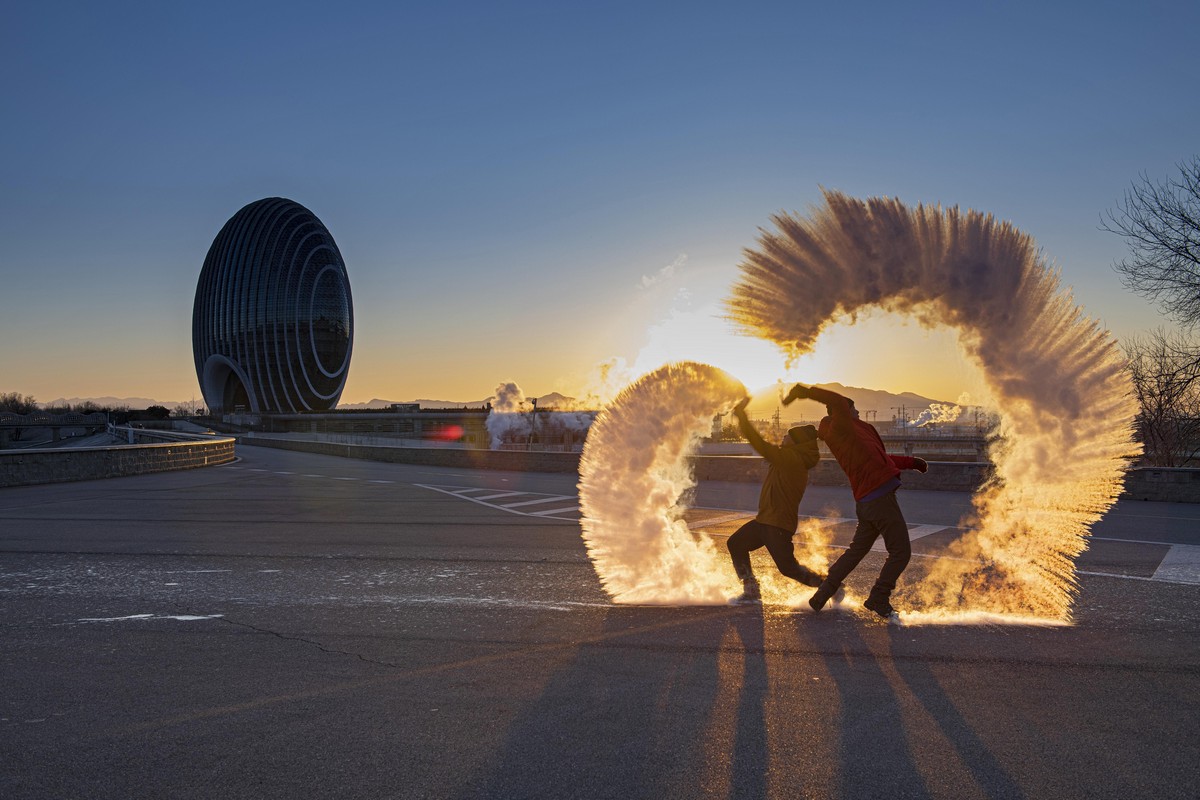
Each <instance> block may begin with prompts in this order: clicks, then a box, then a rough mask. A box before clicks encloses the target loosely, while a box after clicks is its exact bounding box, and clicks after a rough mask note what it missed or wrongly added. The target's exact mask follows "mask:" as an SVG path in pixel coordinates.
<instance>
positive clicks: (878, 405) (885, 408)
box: [746, 383, 955, 422]
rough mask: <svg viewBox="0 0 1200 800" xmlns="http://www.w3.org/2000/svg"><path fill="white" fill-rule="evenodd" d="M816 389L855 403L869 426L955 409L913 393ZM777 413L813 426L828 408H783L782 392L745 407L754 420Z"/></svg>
mask: <svg viewBox="0 0 1200 800" xmlns="http://www.w3.org/2000/svg"><path fill="white" fill-rule="evenodd" d="M813 385H814V386H819V387H820V388H822V389H828V390H830V391H832V392H837V393H838V394H840V395H842V396H843V397H849V398H850V399H851V400H853V401H854V407H855V408H857V409H858V412H859V414H861V415H862V418H863V419H864V420H866V421H870V422H875V421H879V422H883V421H885V420H891V419H893V418H894V417H899V416H901V415H904V416H906V417H907V418H908V419H909V420H915V419H917V418H918V417H919V416H920V414H921V413H922V412H924V411H927V410H928V409H929V408H930V406H933V405H945V406H954V405H955V404H954V403H953V402H951V401H948V400H934V399H932V398H929V397H922V396H921V395H919V394H914V393H913V392H901V393H900V394H894V393H892V392H886V391H883V390H882V389H863V388H860V387H858V386H843V385H842V384H840V383H816V384H813ZM788 388H790V387H788ZM777 409H778V410H779V417H780V419H781V420H784V421H794V420H806V421H809V422H811V421H813V420H818V419H820V418H821V417H823V416H825V406H823V405H821V404H820V403H817V402H814V401H812V400H798V401H796V402H795V403H792V404H791V405H790V406H784V405H783V403H782V398H781V397H780V394H779V390H777V389H774V388H772V389H768V390H766V391H762V392H759V393H758V394H756V395H753V396H752V397H751V398H750V405H749V406H747V407H746V410H747V412H748V413H749V414H750V416H751V417H752V418H754V419H769V418H770V417H771V416H772V415H773V414H774V413H775V411H776V410H777Z"/></svg>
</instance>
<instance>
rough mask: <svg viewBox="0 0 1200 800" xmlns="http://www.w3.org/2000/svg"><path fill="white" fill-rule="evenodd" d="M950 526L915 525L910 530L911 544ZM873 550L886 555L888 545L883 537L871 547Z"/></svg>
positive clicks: (909, 538)
mask: <svg viewBox="0 0 1200 800" xmlns="http://www.w3.org/2000/svg"><path fill="white" fill-rule="evenodd" d="M948 527H950V526H949V525H913V526H911V527H910V528H909V529H908V540H909V541H910V542H913V541H916V540H917V539H921V538H924V537H926V536H928V535H929V534H931V533H937V532H938V531H944V530H946V529H947V528H948ZM871 549H872V550H873V551H875V552H876V553H886V552H887V545H886V544H884V542H883V537H882V536H880V537H879V538H878V539H876V540H875V544H873V545H871Z"/></svg>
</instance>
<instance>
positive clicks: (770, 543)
mask: <svg viewBox="0 0 1200 800" xmlns="http://www.w3.org/2000/svg"><path fill="white" fill-rule="evenodd" d="M764 545H765V546H766V548H767V552H769V553H770V554H771V558H773V559H775V566H777V567H779V571H780V573H782V574H783V575H786V576H787V577H789V578H791V579H792V580H796V581H800V582H801V583H803V584H804V585H805V586H819V585H820V584H821V576H820V575H818V574H817V573H815V572H813V571H812V570H811V569H809V568H808V567H804V566H801V565H800V562H799V561H797V560H796V551H795V550H793V549H792V534H790V533H788V532H787V531H785V530H784V529H783V528H776V527H775V526H774V525H767V524H766V523H763V522H759V521H758V520H756V519H752V520H750V521H749V522H747V523H746V524H745V525H743V526H742V527H740V528H738V529H737V532H736V533H734V534H733V535H732V536H730V537H729V544H728V545H727V546H728V547H729V557H730V558H732V559H733V569H734V570H735V571H736V572H737V575H738V577H739V578H741V579H742V580H743V581H752V580H754V570H752V569H751V568H750V551H751V550H757V549H758V548H760V547H763V546H764Z"/></svg>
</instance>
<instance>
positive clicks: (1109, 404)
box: [727, 192, 1137, 620]
mask: <svg viewBox="0 0 1200 800" xmlns="http://www.w3.org/2000/svg"><path fill="white" fill-rule="evenodd" d="M773 222H774V223H775V225H776V226H777V228H778V230H777V231H775V232H769V231H763V232H762V233H761V235H760V237H759V244H758V247H757V249H753V250H748V251H746V253H745V258H744V260H743V262H742V264H741V265H740V269H741V277H740V279H739V281H738V282H737V283H736V284H735V286H734V287H733V290H732V294H731V297H730V298H729V299H728V301H727V308H728V310H729V312H730V316H731V318H732V320H733V321H734V322H735V323H736V324H737V325H738V326H739V327H741V328H742V329H743V330H744V331H745V332H747V333H749V334H752V335H754V336H758V337H762V338H765V339H768V340H770V341H773V342H775V343H776V344H778V345H780V346H781V347H782V348H783V349H784V350H785V351H786V352H787V353H788V354H789V355H790V356H791V357H793V358H794V357H796V356H799V355H802V354H804V353H805V352H808V351H809V350H811V349H812V347H813V344H814V342H815V341H816V340H817V337H818V336H819V334H820V333H821V331H822V329H823V328H824V327H825V326H826V325H828V324H830V323H831V322H834V321H837V320H839V319H841V318H845V317H851V318H852V317H853V316H854V315H855V314H856V313H858V312H860V311H864V310H867V309H870V308H873V307H880V308H883V309H885V310H889V311H894V312H900V313H905V314H910V315H913V316H915V317H917V318H918V319H919V320H920V321H921V322H922V323H923V324H925V325H929V326H940V325H945V326H949V327H951V328H954V329H955V330H957V331H958V334H959V341H960V344H961V346H962V348H963V350H964V352H965V353H966V354H967V356H968V357H969V358H971V359H972V360H974V361H975V363H976V364H978V366H979V367H980V368H981V369H982V372H983V374H984V377H985V380H986V381H987V383H988V385H989V387H990V388H991V391H992V394H993V396H994V398H995V401H996V406H997V410H998V411H999V412H1000V414H1001V418H1002V423H1001V429H1000V433H1001V439H1000V441H999V443H998V444H996V445H994V446H993V447H992V450H991V457H992V460H993V462H994V463H995V466H996V471H995V477H994V478H993V479H992V480H991V481H990V482H989V484H988V485H987V486H986V487H985V488H984V489H983V490H982V491H981V492H980V493H979V495H978V496H977V497H976V498H975V515H974V518H973V519H970V520H967V521H965V523H966V524H967V525H968V526H969V528H970V531H969V533H968V534H967V535H966V536H964V537H963V538H962V539H961V540H960V541H959V542H958V544H957V545H956V546H955V547H954V548H953V549H952V552H951V553H950V554H949V555H950V556H953V557H955V559H963V560H961V561H960V560H955V559H943V560H941V561H939V562H938V563H937V564H936V566H935V567H934V569H933V570H932V572H931V573H930V574H929V575H928V576H927V577H925V578H924V579H923V580H919V581H917V580H914V579H913V578H909V576H906V578H909V580H908V581H907V582H902V586H905V589H904V591H903V592H902V594H901V595H900V597H899V599H900V601H901V602H903V603H905V604H907V605H908V607H910V608H917V609H925V610H928V611H930V612H934V613H943V614H944V613H964V612H990V613H999V614H1020V615H1026V616H1034V617H1041V618H1052V619H1056V620H1067V619H1069V616H1070V603H1071V600H1072V598H1073V596H1074V593H1075V591H1076V589H1077V585H1076V580H1075V574H1074V559H1075V558H1076V557H1077V556H1078V555H1079V554H1080V553H1081V552H1082V551H1083V550H1084V548H1085V547H1086V537H1087V534H1088V531H1089V528H1090V526H1091V525H1092V523H1094V522H1095V521H1096V520H1098V519H1099V518H1100V516H1101V515H1102V514H1103V513H1104V512H1105V511H1106V510H1107V509H1108V508H1109V506H1110V505H1111V504H1112V503H1113V501H1114V500H1115V498H1116V495H1117V494H1118V493H1119V492H1120V488H1121V484H1122V480H1123V475H1124V470H1125V461H1124V460H1123V459H1124V458H1126V457H1128V456H1131V455H1133V454H1135V453H1136V450H1137V448H1136V446H1135V445H1134V443H1133V441H1132V420H1133V417H1134V414H1135V411H1136V408H1135V405H1134V401H1133V399H1132V397H1131V393H1130V389H1129V383H1128V379H1127V377H1126V374H1125V370H1124V361H1123V359H1122V358H1121V355H1120V352H1119V350H1118V348H1117V346H1116V343H1115V342H1114V341H1113V339H1112V338H1111V337H1110V336H1109V335H1108V334H1107V333H1106V332H1105V331H1103V330H1101V329H1100V328H1099V326H1098V325H1097V324H1096V323H1095V322H1094V321H1092V320H1090V319H1088V318H1087V317H1085V316H1083V314H1082V312H1081V310H1080V309H1079V307H1078V306H1076V305H1075V304H1074V301H1073V299H1072V298H1071V296H1070V295H1069V294H1068V293H1067V292H1065V291H1063V290H1062V289H1061V288H1060V286H1059V281H1058V277H1057V275H1056V274H1055V273H1053V272H1052V271H1051V270H1050V269H1049V268H1048V267H1047V265H1046V263H1045V261H1044V259H1042V258H1041V257H1040V256H1039V255H1038V253H1037V250H1036V248H1035V246H1034V243H1033V240H1032V239H1031V238H1030V237H1029V236H1028V235H1026V234H1024V233H1022V232H1021V231H1019V230H1017V229H1016V228H1014V227H1013V226H1012V225H1010V224H1008V223H1003V222H997V221H996V220H995V219H994V218H993V217H992V216H991V215H985V214H981V213H978V212H974V211H967V212H960V211H959V210H958V209H957V208H950V209H942V208H941V207H938V206H923V205H922V206H917V207H916V208H915V209H911V208H909V207H907V206H905V205H904V204H902V203H900V202H899V201H896V200H891V199H886V198H871V199H868V200H865V201H863V200H857V199H853V198H850V197H847V196H845V195H842V194H840V193H837V192H826V193H825V204H824V205H823V206H822V207H820V208H818V209H816V210H815V212H814V213H813V214H812V216H811V217H809V218H808V219H803V218H798V217H795V216H791V215H787V214H779V215H776V216H775V217H773Z"/></svg>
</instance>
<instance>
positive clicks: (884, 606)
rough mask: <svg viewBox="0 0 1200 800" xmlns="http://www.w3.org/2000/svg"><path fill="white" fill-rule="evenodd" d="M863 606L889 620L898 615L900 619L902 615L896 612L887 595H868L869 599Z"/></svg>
mask: <svg viewBox="0 0 1200 800" xmlns="http://www.w3.org/2000/svg"><path fill="white" fill-rule="evenodd" d="M863 607H864V608H866V609H867V610H868V611H874V612H875V613H876V614H878V615H879V616H881V617H883V618H884V619H885V620H888V621H891V618H892V617H893V616H895V617H896V619H897V621H899V619H900V615H899V614H898V613H896V609H894V608H892V604H891V603H890V602H889V601H888V599H887V598H886V597H878V596H871V597H868V598H867V601H866V602H865V603H863Z"/></svg>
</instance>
